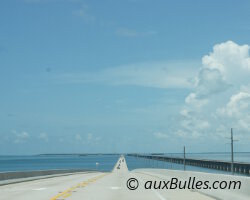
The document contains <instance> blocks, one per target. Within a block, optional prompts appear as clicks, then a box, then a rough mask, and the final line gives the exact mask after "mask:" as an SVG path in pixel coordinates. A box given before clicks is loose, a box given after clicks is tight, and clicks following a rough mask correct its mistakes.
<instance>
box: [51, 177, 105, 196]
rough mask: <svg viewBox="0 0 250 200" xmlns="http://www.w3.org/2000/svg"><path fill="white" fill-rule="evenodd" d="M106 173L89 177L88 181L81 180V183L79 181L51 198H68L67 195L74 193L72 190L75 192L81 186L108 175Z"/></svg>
mask: <svg viewBox="0 0 250 200" xmlns="http://www.w3.org/2000/svg"><path fill="white" fill-rule="evenodd" d="M106 175H107V174H106V173H105V174H102V175H99V176H97V177H93V178H91V179H88V180H87V181H83V182H81V183H78V184H77V185H76V186H73V187H71V188H69V189H67V190H65V191H63V192H60V193H59V194H57V195H56V196H54V197H52V198H51V199H50V200H57V199H58V198H59V197H63V198H67V197H69V196H70V195H71V194H72V192H73V191H74V190H75V189H77V188H80V187H85V186H87V185H88V184H89V183H93V182H95V181H97V180H98V179H100V178H102V177H104V176H106Z"/></svg>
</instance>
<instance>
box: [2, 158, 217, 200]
mask: <svg viewBox="0 0 250 200" xmlns="http://www.w3.org/2000/svg"><path fill="white" fill-rule="evenodd" d="M129 178H136V179H137V180H138V182H139V187H138V189H137V190H129V189H128V188H127V180H128V179H129ZM147 180H157V181H160V180H163V179H162V178H161V177H159V176H154V175H150V174H147V173H140V171H139V172H138V170H137V171H135V172H133V171H131V172H130V171H128V168H127V164H126V160H125V158H124V157H120V158H119V160H118V161H117V163H116V164H115V166H114V169H113V170H112V172H110V173H101V172H91V173H78V174H74V175H69V176H60V177H54V178H49V179H41V180H34V181H29V182H23V183H16V184H10V185H5V186H0V200H34V199H35V200H117V199H119V200H128V199H129V200H130V199H135V200H154V199H156V200H170V199H185V200H189V199H190V200H191V199H192V200H199V199H204V200H209V199H214V198H212V197H209V196H207V195H204V194H202V193H200V192H197V191H190V190H171V191H170V190H153V189H150V190H146V189H145V188H144V187H143V185H144V183H145V182H146V181H147ZM133 184H134V183H133ZM133 184H132V185H133Z"/></svg>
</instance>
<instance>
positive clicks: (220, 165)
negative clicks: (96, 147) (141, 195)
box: [128, 154, 250, 175]
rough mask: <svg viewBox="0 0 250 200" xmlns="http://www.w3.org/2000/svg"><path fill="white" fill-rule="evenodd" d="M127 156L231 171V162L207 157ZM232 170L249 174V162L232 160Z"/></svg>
mask: <svg viewBox="0 0 250 200" xmlns="http://www.w3.org/2000/svg"><path fill="white" fill-rule="evenodd" d="M128 155H129V156H134V157H140V158H146V159H153V160H159V161H163V162H170V163H176V164H182V165H184V162H185V165H190V166H196V167H203V168H209V169H216V170H222V171H228V172H231V171H232V169H231V166H232V165H231V162H229V161H219V160H207V159H194V158H185V159H184V158H180V157H169V156H163V155H142V154H128ZM233 171H234V172H235V173H238V174H245V175H250V163H243V162H234V164H233Z"/></svg>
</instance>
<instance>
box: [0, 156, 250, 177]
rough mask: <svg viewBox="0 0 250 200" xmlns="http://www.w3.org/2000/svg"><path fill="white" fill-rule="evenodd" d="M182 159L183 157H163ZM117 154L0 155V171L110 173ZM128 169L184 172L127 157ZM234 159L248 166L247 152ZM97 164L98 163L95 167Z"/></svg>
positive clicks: (249, 158) (177, 165)
mask: <svg viewBox="0 0 250 200" xmlns="http://www.w3.org/2000/svg"><path fill="white" fill-rule="evenodd" d="M165 155H166V156H175V157H182V154H165ZM186 157H187V158H199V159H210V160H230V154H229V153H203V154H187V155H186ZM118 158H119V155H87V156H79V155H36V156H0V172H6V171H30V170H48V169H90V170H100V171H111V170H112V168H113V166H114V164H115V162H116V161H117V159H118ZM126 160H127V165H128V168H129V170H132V169H136V168H166V169H176V170H183V166H182V165H179V164H174V163H168V162H161V161H153V160H147V159H140V158H135V157H131V156H126ZM235 160H236V161H241V162H248V163H250V153H235ZM96 163H99V164H98V165H96ZM186 169H187V170H192V171H202V172H211V173H227V172H222V171H217V170H212V169H206V168H199V167H193V166H187V167H186Z"/></svg>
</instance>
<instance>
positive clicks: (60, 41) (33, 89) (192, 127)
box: [0, 0, 250, 155]
mask: <svg viewBox="0 0 250 200" xmlns="http://www.w3.org/2000/svg"><path fill="white" fill-rule="evenodd" d="M249 10H250V2H249V1H247V0H242V1H240V2H239V1H236V0H227V1H226V0H221V1H217V0H216V1H215V0H209V1H199V0H190V1H186V0H175V1H170V0H157V1H155V0H1V1H0V154H1V155H20V154H40V153H98V152H101V153H120V152H140V153H147V152H166V153H167V152H182V150H183V146H184V145H185V146H186V151H187V152H229V151H230V145H229V144H228V143H229V139H228V137H229V136H230V129H231V128H233V131H234V137H235V138H236V139H237V140H238V141H237V142H235V151H250V145H249V143H250V56H249V48H250V12H249Z"/></svg>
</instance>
